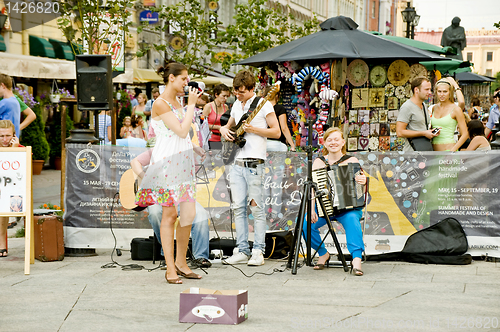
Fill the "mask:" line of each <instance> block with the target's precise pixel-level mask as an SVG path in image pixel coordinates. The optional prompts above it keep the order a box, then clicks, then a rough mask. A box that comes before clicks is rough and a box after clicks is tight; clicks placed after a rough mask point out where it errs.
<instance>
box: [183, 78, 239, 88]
mask: <svg viewBox="0 0 500 332" xmlns="http://www.w3.org/2000/svg"><path fill="white" fill-rule="evenodd" d="M191 80H192V81H196V82H203V83H205V85H207V86H209V85H217V84H221V83H223V84H225V85H227V86H228V87H232V86H233V79H232V78H229V77H216V76H207V77H204V78H199V77H193V78H192V79H191Z"/></svg>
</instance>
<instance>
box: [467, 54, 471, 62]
mask: <svg viewBox="0 0 500 332" xmlns="http://www.w3.org/2000/svg"><path fill="white" fill-rule="evenodd" d="M467 61H472V52H467Z"/></svg>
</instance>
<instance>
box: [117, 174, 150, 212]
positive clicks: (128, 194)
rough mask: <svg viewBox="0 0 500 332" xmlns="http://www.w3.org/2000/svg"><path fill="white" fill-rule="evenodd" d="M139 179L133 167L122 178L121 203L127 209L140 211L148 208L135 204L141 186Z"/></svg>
mask: <svg viewBox="0 0 500 332" xmlns="http://www.w3.org/2000/svg"><path fill="white" fill-rule="evenodd" d="M139 181H140V180H139V179H138V178H137V175H136V174H135V173H134V171H133V170H132V169H129V170H127V171H126V172H125V173H123V174H122V177H121V178H120V203H121V204H122V206H123V207H124V208H125V209H127V210H134V211H137V212H139V211H142V210H144V209H145V208H146V207H145V206H138V205H136V204H135V194H136V193H137V189H138V188H139V184H140V183H139Z"/></svg>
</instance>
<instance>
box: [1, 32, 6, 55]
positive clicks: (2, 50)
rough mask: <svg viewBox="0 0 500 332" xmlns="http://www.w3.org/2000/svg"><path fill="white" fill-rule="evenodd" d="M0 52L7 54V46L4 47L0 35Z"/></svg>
mask: <svg viewBox="0 0 500 332" xmlns="http://www.w3.org/2000/svg"><path fill="white" fill-rule="evenodd" d="M0 52H7V46H5V41H4V39H3V36H2V35H0Z"/></svg>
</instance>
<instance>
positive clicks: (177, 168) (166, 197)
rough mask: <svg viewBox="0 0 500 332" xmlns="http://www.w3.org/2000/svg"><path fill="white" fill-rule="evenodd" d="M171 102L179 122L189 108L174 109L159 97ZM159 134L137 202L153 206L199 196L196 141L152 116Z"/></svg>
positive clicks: (177, 202)
mask: <svg viewBox="0 0 500 332" xmlns="http://www.w3.org/2000/svg"><path fill="white" fill-rule="evenodd" d="M158 99H159V100H162V101H164V102H165V103H167V104H168V106H170V109H171V110H172V112H173V113H174V115H175V116H176V117H177V119H179V122H180V121H182V120H183V119H184V116H185V114H186V110H185V109H184V108H181V109H179V110H178V109H175V108H174V107H173V106H172V104H170V103H169V102H168V101H166V100H165V99H163V98H161V97H158ZM151 124H152V126H153V128H154V132H155V135H156V144H155V146H154V148H153V152H152V155H151V161H150V163H149V166H148V169H147V171H146V173H145V175H144V179H143V180H142V183H141V185H140V187H139V190H138V191H137V194H136V198H135V201H136V204H137V205H139V206H150V205H154V204H159V205H162V206H177V205H178V204H179V203H181V202H194V201H195V200H196V179H195V168H194V156H193V145H192V143H191V138H190V137H189V134H188V135H187V136H186V138H180V137H179V136H177V135H176V134H175V133H174V132H173V131H172V130H171V129H169V128H167V127H166V126H165V123H164V122H163V121H162V120H154V119H151Z"/></svg>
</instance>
